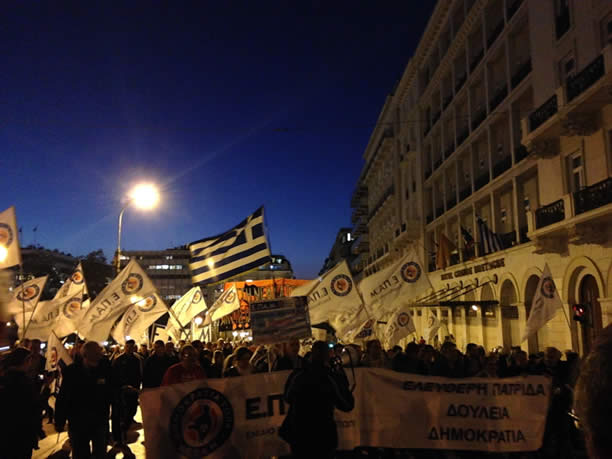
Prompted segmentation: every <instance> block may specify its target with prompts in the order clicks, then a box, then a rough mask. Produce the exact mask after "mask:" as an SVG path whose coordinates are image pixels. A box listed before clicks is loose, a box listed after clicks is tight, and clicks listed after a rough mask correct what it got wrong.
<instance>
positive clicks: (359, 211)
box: [351, 204, 368, 224]
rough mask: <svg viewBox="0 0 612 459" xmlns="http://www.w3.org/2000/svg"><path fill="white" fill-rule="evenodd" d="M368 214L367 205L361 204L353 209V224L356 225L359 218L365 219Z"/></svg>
mask: <svg viewBox="0 0 612 459" xmlns="http://www.w3.org/2000/svg"><path fill="white" fill-rule="evenodd" d="M367 214H368V206H367V205H366V204H360V205H358V206H357V207H355V208H354V209H353V213H352V214H351V222H352V223H353V224H355V223H356V222H357V220H358V219H359V217H363V216H364V215H367Z"/></svg>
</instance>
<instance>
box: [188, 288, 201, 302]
mask: <svg viewBox="0 0 612 459" xmlns="http://www.w3.org/2000/svg"><path fill="white" fill-rule="evenodd" d="M200 301H202V294H201V293H200V291H199V290H198V291H196V292H195V293H194V295H193V298H192V299H191V302H192V303H199V302H200Z"/></svg>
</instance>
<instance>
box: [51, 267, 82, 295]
mask: <svg viewBox="0 0 612 459" xmlns="http://www.w3.org/2000/svg"><path fill="white" fill-rule="evenodd" d="M87 294H88V293H87V284H86V283H85V275H84V274H83V267H82V266H81V263H79V264H78V265H77V267H76V268H75V270H74V272H73V273H72V274H71V275H70V277H69V278H68V279H66V281H65V282H64V285H62V287H61V288H60V289H59V290H58V291H57V293H56V294H55V297H53V299H54V300H61V299H64V298H68V297H73V296H75V295H87Z"/></svg>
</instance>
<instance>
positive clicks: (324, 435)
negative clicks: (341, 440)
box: [279, 341, 355, 459]
mask: <svg viewBox="0 0 612 459" xmlns="http://www.w3.org/2000/svg"><path fill="white" fill-rule="evenodd" d="M284 398H285V401H286V402H287V403H289V411H288V413H287V416H286V417H285V420H284V421H283V424H282V426H281V428H280V429H279V435H280V436H281V438H283V439H284V440H285V441H287V442H288V443H289V445H290V446H291V453H292V455H293V457H295V458H297V459H302V458H309V459H310V458H322V459H325V458H332V457H334V455H335V450H336V448H337V447H338V432H337V429H336V423H335V420H334V409H336V408H337V409H339V410H341V411H345V412H348V411H351V410H352V409H353V407H354V406H355V400H354V398H353V394H352V393H351V392H350V390H349V383H348V378H347V377H346V375H345V374H344V372H343V371H342V369H341V368H340V369H332V368H330V351H329V347H328V346H327V343H325V342H323V341H316V342H315V343H314V344H313V346H312V351H311V363H310V365H309V366H308V367H307V368H300V369H297V370H294V371H293V372H292V373H291V374H290V375H289V378H288V379H287V382H286V384H285V391H284Z"/></svg>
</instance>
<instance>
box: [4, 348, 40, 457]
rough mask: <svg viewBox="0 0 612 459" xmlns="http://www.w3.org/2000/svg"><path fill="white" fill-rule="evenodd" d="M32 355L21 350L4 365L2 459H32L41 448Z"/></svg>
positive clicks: (8, 358) (10, 356) (14, 352)
mask: <svg viewBox="0 0 612 459" xmlns="http://www.w3.org/2000/svg"><path fill="white" fill-rule="evenodd" d="M31 359H32V353H31V352H30V351H29V350H28V349H25V348H23V347H18V348H16V349H15V350H13V351H12V352H11V353H10V354H8V355H7V356H6V357H5V358H4V360H3V361H2V367H3V374H2V377H0V406H2V413H3V415H2V416H0V433H1V434H0V435H1V437H0V438H2V446H1V447H0V457H2V458H4V457H6V458H11V459H26V458H27V459H29V458H31V457H32V448H35V447H37V446H38V435H37V434H38V431H39V429H40V402H39V399H38V393H37V390H36V386H35V385H34V382H33V381H32V379H31V378H30V377H29V376H28V371H29V370H30V366H31Z"/></svg>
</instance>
